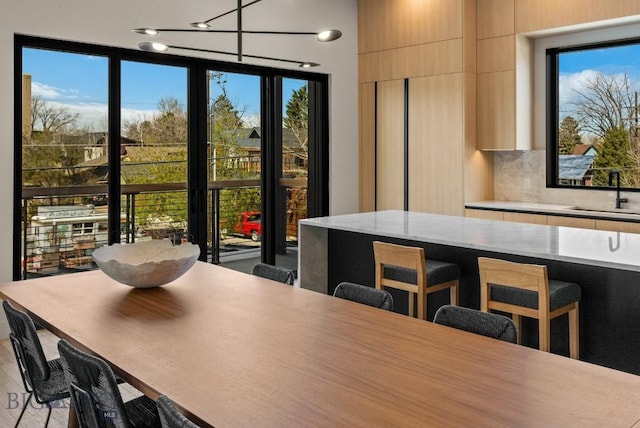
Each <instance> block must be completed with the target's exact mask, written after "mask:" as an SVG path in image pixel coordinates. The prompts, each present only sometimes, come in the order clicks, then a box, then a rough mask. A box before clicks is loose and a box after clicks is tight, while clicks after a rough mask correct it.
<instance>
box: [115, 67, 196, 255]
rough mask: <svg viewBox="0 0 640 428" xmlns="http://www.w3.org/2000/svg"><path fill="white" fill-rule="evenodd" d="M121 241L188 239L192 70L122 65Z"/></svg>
mask: <svg viewBox="0 0 640 428" xmlns="http://www.w3.org/2000/svg"><path fill="white" fill-rule="evenodd" d="M121 75H122V77H121V94H122V95H121V110H120V115H121V120H122V126H121V139H120V195H121V197H120V210H121V218H122V220H123V221H124V227H123V232H124V234H123V236H122V237H121V241H125V242H134V241H138V240H149V239H170V240H171V241H172V242H174V243H175V244H180V243H181V242H183V241H184V240H186V239H187V238H188V237H187V169H188V167H189V166H188V164H187V161H188V156H187V142H188V127H187V122H188V116H187V107H186V105H187V69H186V68H184V67H175V66H167V65H159V64H148V63H141V62H133V61H122V63H121Z"/></svg>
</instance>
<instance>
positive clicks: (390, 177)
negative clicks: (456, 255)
mask: <svg viewBox="0 0 640 428" xmlns="http://www.w3.org/2000/svg"><path fill="white" fill-rule="evenodd" d="M376 124H377V129H376V135H377V140H376V158H375V159H376V161H375V167H376V174H375V176H376V180H375V183H376V208H377V209H378V210H402V209H404V80H390V81H387V82H379V83H378V90H377V108H376Z"/></svg>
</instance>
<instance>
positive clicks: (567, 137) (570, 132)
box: [558, 116, 582, 155]
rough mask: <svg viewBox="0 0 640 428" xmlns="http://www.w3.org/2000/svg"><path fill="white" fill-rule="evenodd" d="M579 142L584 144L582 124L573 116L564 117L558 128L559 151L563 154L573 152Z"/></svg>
mask: <svg viewBox="0 0 640 428" xmlns="http://www.w3.org/2000/svg"><path fill="white" fill-rule="evenodd" d="M577 144H582V137H581V136H580V125H579V124H578V122H577V121H576V120H575V119H574V118H573V117H572V116H567V117H565V118H564V119H562V122H561V123H560V129H559V130H558V153H559V154H561V155H570V154H573V149H574V148H575V147H576V145H577Z"/></svg>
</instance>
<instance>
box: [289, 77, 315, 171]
mask: <svg viewBox="0 0 640 428" xmlns="http://www.w3.org/2000/svg"><path fill="white" fill-rule="evenodd" d="M283 122H284V126H285V128H288V129H290V130H291V131H292V132H293V134H294V135H295V137H296V139H297V140H298V143H299V144H300V148H301V149H302V153H301V156H304V157H305V159H306V158H307V157H308V141H309V93H308V91H307V85H304V86H302V87H301V88H300V89H298V90H297V91H296V90H295V89H294V90H293V93H292V94H291V98H290V99H289V101H288V102H287V108H286V116H285V117H284V119H283Z"/></svg>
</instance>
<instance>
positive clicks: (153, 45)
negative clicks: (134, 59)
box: [138, 42, 169, 52]
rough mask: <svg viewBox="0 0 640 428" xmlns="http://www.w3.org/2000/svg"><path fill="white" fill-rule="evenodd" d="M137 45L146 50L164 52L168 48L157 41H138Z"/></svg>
mask: <svg viewBox="0 0 640 428" xmlns="http://www.w3.org/2000/svg"><path fill="white" fill-rule="evenodd" d="M138 47H139V48H140V49H142V50H143V51H147V52H164V51H166V50H168V49H169V46H167V45H164V44H162V43H158V42H142V43H138Z"/></svg>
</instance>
